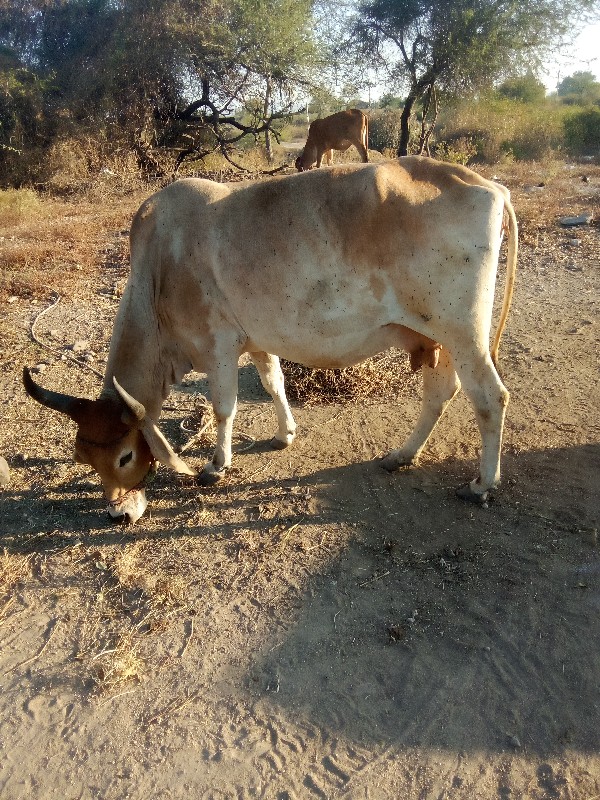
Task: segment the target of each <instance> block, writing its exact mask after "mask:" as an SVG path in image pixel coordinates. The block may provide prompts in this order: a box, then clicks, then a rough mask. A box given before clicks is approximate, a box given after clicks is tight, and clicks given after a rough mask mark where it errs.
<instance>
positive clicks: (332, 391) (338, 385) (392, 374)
mask: <svg viewBox="0 0 600 800" xmlns="http://www.w3.org/2000/svg"><path fill="white" fill-rule="evenodd" d="M281 367H282V369H283V372H284V375H285V386H286V392H287V395H288V397H289V398H290V399H292V400H299V401H302V402H304V403H307V404H312V405H316V404H320V403H321V404H322V403H336V402H339V401H340V400H345V401H349V400H353V401H360V400H365V399H366V398H368V397H377V396H386V397H390V396H394V395H396V396H397V395H399V394H401V393H402V392H403V391H405V390H406V388H407V387H408V386H414V385H415V384H416V382H417V378H416V376H415V374H414V373H413V372H411V370H410V366H409V364H408V360H407V358H406V355H405V354H404V353H403V352H402V351H399V350H395V349H391V350H388V351H386V352H385V353H380V354H379V355H376V356H374V357H373V358H369V359H367V360H366V361H363V362H362V363H360V364H356V365H355V366H353V367H346V368H345V369H310V368H308V367H303V366H302V365H300V364H295V363H293V362H292V361H282V362H281Z"/></svg>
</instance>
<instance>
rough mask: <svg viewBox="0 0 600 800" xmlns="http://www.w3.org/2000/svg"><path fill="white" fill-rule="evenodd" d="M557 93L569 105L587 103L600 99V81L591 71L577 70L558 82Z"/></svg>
mask: <svg viewBox="0 0 600 800" xmlns="http://www.w3.org/2000/svg"><path fill="white" fill-rule="evenodd" d="M556 93H557V95H558V96H559V97H560V99H561V100H562V101H563V103H567V104H569V105H575V104H578V105H586V104H587V103H596V102H598V101H599V100H600V83H598V81H597V80H596V76H595V75H593V74H592V73H591V72H575V73H573V75H569V76H568V77H567V78H563V80H562V81H561V82H560V83H559V84H558V88H557V92H556Z"/></svg>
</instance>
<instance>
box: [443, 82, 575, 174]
mask: <svg viewBox="0 0 600 800" xmlns="http://www.w3.org/2000/svg"><path fill="white" fill-rule="evenodd" d="M565 113H567V110H566V109H564V108H562V107H561V106H560V105H557V104H556V103H553V102H550V101H547V102H546V103H544V104H527V103H523V102H520V101H513V100H506V99H503V98H499V97H498V96H497V95H495V96H491V97H488V98H484V99H481V100H480V101H478V102H465V103H461V104H459V105H457V106H456V107H455V108H453V109H452V111H451V112H449V113H447V114H446V115H445V117H444V121H443V124H442V125H441V126H440V130H439V133H438V137H437V138H438V145H437V146H436V154H438V153H439V155H440V157H442V155H443V150H439V148H440V144H439V143H441V145H442V147H447V148H449V149H450V150H451V151H452V152H453V153H454V154H456V153H458V154H460V155H461V156H467V160H468V161H469V162H471V161H484V162H487V163H497V162H500V161H503V160H506V159H517V160H519V159H530V160H536V161H537V160H542V159H544V158H548V157H550V156H552V155H554V154H556V153H559V152H560V151H561V150H562V149H563V147H564V133H563V118H564V115H565ZM452 160H456V155H455V156H454V157H453V159H452ZM463 163H467V162H466V161H463Z"/></svg>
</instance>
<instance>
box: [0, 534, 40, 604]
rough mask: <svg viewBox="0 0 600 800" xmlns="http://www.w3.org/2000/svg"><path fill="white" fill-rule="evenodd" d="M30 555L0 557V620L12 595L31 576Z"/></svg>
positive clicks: (15, 554) (4, 553)
mask: <svg viewBox="0 0 600 800" xmlns="http://www.w3.org/2000/svg"><path fill="white" fill-rule="evenodd" d="M31 559H32V556H31V555H22V554H20V553H9V552H7V551H6V550H5V551H4V552H3V553H2V555H1V556H0V604H1V605H0V620H1V618H2V615H3V614H4V611H5V610H6V609H7V607H8V605H9V604H10V603H11V602H12V593H13V592H14V590H15V589H16V588H17V587H18V586H19V585H20V583H21V582H22V581H23V580H24V579H25V578H26V577H28V576H29V575H30V574H31Z"/></svg>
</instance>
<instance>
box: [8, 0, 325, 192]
mask: <svg viewBox="0 0 600 800" xmlns="http://www.w3.org/2000/svg"><path fill="white" fill-rule="evenodd" d="M311 9H312V4H311V0H122V1H121V2H115V0H28V2H27V3H25V4H23V3H2V4H0V48H1V47H2V46H4V47H5V48H8V49H9V50H10V52H11V53H13V54H14V56H15V58H16V60H17V63H18V64H19V65H20V67H22V68H23V69H25V70H27V72H28V74H29V75H31V76H33V77H34V79H35V81H37V82H38V85H42V84H44V83H45V84H46V85H45V88H44V90H43V91H42V95H41V99H42V105H43V111H44V115H45V116H46V118H47V119H52V120H53V121H54V122H55V123H56V130H55V135H56V136H62V137H65V136H66V137H72V135H73V133H74V132H75V131H77V132H78V134H79V135H81V136H82V137H83V138H84V139H85V137H86V136H92V135H93V134H94V133H95V132H99V133H100V134H101V135H102V136H105V137H106V138H107V139H108V140H109V141H112V142H113V144H114V147H115V148H117V147H129V148H132V149H133V150H134V151H135V152H136V153H137V155H138V160H139V163H140V165H144V166H145V167H146V168H147V169H150V170H154V169H155V168H156V165H157V158H158V156H157V155H156V154H155V153H154V152H153V151H155V150H156V149H157V148H164V147H168V148H171V152H173V153H175V154H176V153H177V152H178V151H181V150H184V149H185V148H191V151H192V152H196V151H198V152H199V151H204V152H210V151H211V150H212V149H214V148H215V147H219V148H220V149H221V150H222V152H227V151H228V149H229V148H230V147H231V146H233V145H234V144H235V143H236V142H237V141H239V140H241V139H242V138H243V137H244V136H245V135H248V134H249V135H250V136H251V138H252V139H253V140H254V139H255V138H256V137H258V135H259V133H260V132H261V131H262V129H263V125H264V123H265V121H268V123H269V124H272V122H271V118H272V114H273V108H274V104H275V103H276V104H277V107H278V108H279V109H285V108H286V106H287V107H288V108H289V107H290V106H291V102H292V99H293V91H294V88H295V87H296V86H297V85H298V84H300V83H303V84H305V85H306V84H307V83H308V81H309V78H310V77H311V71H312V70H313V68H314V64H315V62H316V59H317V54H318V51H317V47H316V45H315V43H314V31H313V30H312V27H311V24H310V23H311ZM11 68H12V69H14V68H13V67H11ZM1 70H2V61H1V51H0V71H1ZM49 80H51V82H52V87H51V88H50V86H49V85H47V84H48V81H49ZM16 96H17V95H16V94H15V92H12V94H11V98H10V99H11V103H12V104H13V105H14V104H15V102H16V99H15V98H16ZM5 105H6V103H5ZM38 112H39V109H38V110H36V113H31V114H29V116H28V117H27V119H25V117H26V116H27V115H26V114H25V113H24V112H21V117H23V127H24V128H25V129H27V131H28V132H29V133H30V134H32V133H33V132H34V128H35V124H38V123H39V120H40V119H41V116H43V115H40V113H38ZM11 114H12V116H11ZM0 119H1V120H2V123H3V128H2V130H0V144H2V142H4V144H5V147H6V146H8V144H7V142H8V140H9V139H10V137H11V136H12V137H13V138H14V130H15V125H16V123H15V121H14V120H15V113H14V112H13V110H12V108H8V109H6V108H4V107H2V102H1V98H0ZM240 120H244V121H245V122H240ZM273 125H274V123H273ZM248 128H250V130H248ZM50 138H53V137H50ZM45 144H46V146H49V145H50V144H51V141H50V139H48V141H47V142H46V143H45ZM11 146H14V145H11ZM159 160H160V159H159ZM1 173H2V165H1V164H0V177H2V175H1ZM36 179H37V178H36Z"/></svg>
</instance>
